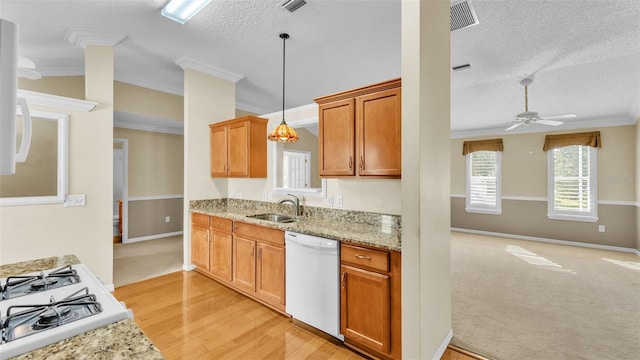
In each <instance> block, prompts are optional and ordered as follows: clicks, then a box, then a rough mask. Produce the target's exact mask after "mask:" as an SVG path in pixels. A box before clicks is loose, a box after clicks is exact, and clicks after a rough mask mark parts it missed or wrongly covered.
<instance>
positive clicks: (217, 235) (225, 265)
mask: <svg viewBox="0 0 640 360" xmlns="http://www.w3.org/2000/svg"><path fill="white" fill-rule="evenodd" d="M210 221H211V223H210V228H209V229H210V240H211V242H210V245H209V271H210V272H211V274H213V275H214V276H215V277H217V278H219V279H221V280H225V281H231V280H232V276H233V267H232V259H233V235H232V231H233V221H231V220H229V219H223V218H220V217H216V216H212V217H211V220H210Z"/></svg>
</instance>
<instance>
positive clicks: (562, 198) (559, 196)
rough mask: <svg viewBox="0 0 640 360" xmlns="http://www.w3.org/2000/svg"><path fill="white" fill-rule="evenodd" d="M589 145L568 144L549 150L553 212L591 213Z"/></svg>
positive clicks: (590, 150)
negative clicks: (551, 169) (551, 158)
mask: <svg viewBox="0 0 640 360" xmlns="http://www.w3.org/2000/svg"><path fill="white" fill-rule="evenodd" d="M592 151H595V150H594V149H593V148H592V147H590V146H584V145H572V146H564V147H560V148H556V149H553V172H554V179H553V189H554V193H553V202H554V209H555V210H560V211H572V212H583V213H590V212H592V210H593V209H592V206H593V204H594V201H592V200H593V199H592V197H593V196H594V194H592V189H593V186H592V184H591V182H592V175H593V169H592V168H591V152H592Z"/></svg>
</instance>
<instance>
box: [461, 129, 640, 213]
mask: <svg viewBox="0 0 640 360" xmlns="http://www.w3.org/2000/svg"><path fill="white" fill-rule="evenodd" d="M592 130H599V131H600V134H601V136H602V144H603V145H602V148H600V149H598V199H599V200H608V201H634V198H635V192H636V190H635V185H634V184H633V181H629V179H633V177H634V176H635V174H634V172H635V164H634V162H635V161H636V160H635V158H636V155H635V143H636V140H635V138H634V136H635V131H634V126H616V127H605V128H600V129H585V130H574V131H570V132H583V131H592ZM556 133H558V134H560V133H567V131H564V132H553V134H556ZM546 134H547V133H532V134H518V135H504V136H498V137H501V138H502V140H503V142H504V151H503V153H502V195H503V196H526V197H545V198H546V197H547V153H546V152H544V151H542V145H543V144H544V138H545V135H546ZM549 134H552V133H551V132H549ZM490 138H497V137H496V136H493V137H490ZM477 139H480V138H473V139H453V140H451V149H452V151H451V192H452V193H453V194H464V193H465V187H466V182H465V176H466V170H465V157H464V156H463V155H462V143H463V142H464V141H465V140H477Z"/></svg>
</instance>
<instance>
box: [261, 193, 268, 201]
mask: <svg viewBox="0 0 640 360" xmlns="http://www.w3.org/2000/svg"><path fill="white" fill-rule="evenodd" d="M267 199H269V194H268V191H263V192H262V200H267Z"/></svg>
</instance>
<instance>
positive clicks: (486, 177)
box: [468, 151, 498, 208]
mask: <svg viewBox="0 0 640 360" xmlns="http://www.w3.org/2000/svg"><path fill="white" fill-rule="evenodd" d="M468 156H470V157H471V158H470V159H469V161H470V165H469V171H470V174H469V189H468V191H469V194H468V204H469V205H470V206H471V207H483V208H484V207H486V208H495V207H496V206H497V202H498V177H497V175H498V164H497V156H498V153H497V152H496V151H476V152H473V153H471V154H469V155H468Z"/></svg>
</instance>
